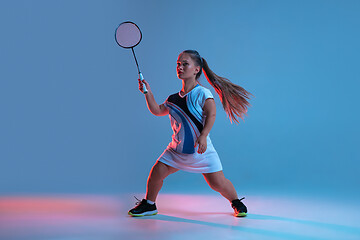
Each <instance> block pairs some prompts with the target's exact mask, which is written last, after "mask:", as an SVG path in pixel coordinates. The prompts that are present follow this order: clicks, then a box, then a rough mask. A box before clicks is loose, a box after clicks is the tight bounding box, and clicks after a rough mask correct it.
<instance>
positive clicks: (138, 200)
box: [134, 196, 142, 205]
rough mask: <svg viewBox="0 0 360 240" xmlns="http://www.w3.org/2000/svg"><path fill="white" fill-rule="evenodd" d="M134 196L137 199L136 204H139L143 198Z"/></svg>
mask: <svg viewBox="0 0 360 240" xmlns="http://www.w3.org/2000/svg"><path fill="white" fill-rule="evenodd" d="M134 198H135V199H136V200H137V202H136V203H135V205H138V204H140V203H141V201H142V200H140V199H138V198H137V197H135V196H134Z"/></svg>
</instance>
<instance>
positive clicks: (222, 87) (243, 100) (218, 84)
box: [183, 50, 253, 123]
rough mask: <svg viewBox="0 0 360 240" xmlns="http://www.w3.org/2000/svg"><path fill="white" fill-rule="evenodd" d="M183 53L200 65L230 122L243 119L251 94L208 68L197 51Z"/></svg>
mask: <svg viewBox="0 0 360 240" xmlns="http://www.w3.org/2000/svg"><path fill="white" fill-rule="evenodd" d="M183 53H188V54H190V56H191V57H192V58H193V59H194V60H195V62H196V63H197V64H198V65H199V66H200V67H201V70H203V71H204V75H205V77H206V79H207V81H208V82H209V83H210V84H211V86H213V88H214V89H215V91H216V93H217V94H218V95H219V97H220V101H221V103H222V105H223V108H224V110H225V112H226V114H227V115H228V117H229V119H230V122H231V123H232V122H233V121H234V122H236V123H239V120H238V118H241V119H242V120H244V115H247V114H246V112H247V109H248V107H249V106H251V105H250V103H249V102H248V101H247V99H250V96H253V95H252V94H251V93H249V92H248V91H246V90H245V89H244V88H242V87H240V86H239V85H236V84H234V83H232V82H230V81H229V80H228V79H226V78H224V77H220V76H218V75H216V74H215V73H214V72H213V71H212V70H211V69H210V68H209V65H208V64H207V62H206V60H205V59H204V58H202V57H200V55H199V53H198V52H197V51H194V50H186V51H184V52H183ZM201 72H202V71H200V72H199V73H198V74H197V76H196V79H198V78H199V77H200V75H201Z"/></svg>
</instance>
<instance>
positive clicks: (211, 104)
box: [195, 98, 216, 154]
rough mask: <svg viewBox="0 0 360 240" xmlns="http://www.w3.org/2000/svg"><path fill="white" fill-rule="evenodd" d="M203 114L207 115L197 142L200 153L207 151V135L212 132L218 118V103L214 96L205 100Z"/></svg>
mask: <svg viewBox="0 0 360 240" xmlns="http://www.w3.org/2000/svg"><path fill="white" fill-rule="evenodd" d="M203 114H204V115H205V116H206V118H205V123H204V128H203V130H202V131H201V133H200V136H199V137H198V139H197V140H196V142H195V147H196V146H197V145H199V148H198V153H200V154H202V153H204V152H205V151H206V148H207V141H206V138H207V135H208V134H209V133H210V130H211V128H212V127H213V125H214V122H215V118H216V105H215V101H214V99H213V98H208V99H206V100H205V104H204V107H203Z"/></svg>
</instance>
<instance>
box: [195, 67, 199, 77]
mask: <svg viewBox="0 0 360 240" xmlns="http://www.w3.org/2000/svg"><path fill="white" fill-rule="evenodd" d="M199 72H200V66H196V68H195V75H196V74H198V73H199Z"/></svg>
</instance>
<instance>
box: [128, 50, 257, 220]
mask: <svg viewBox="0 0 360 240" xmlns="http://www.w3.org/2000/svg"><path fill="white" fill-rule="evenodd" d="M176 70H177V76H178V78H179V79H181V80H182V89H181V91H180V92H178V93H175V94H173V95H170V96H169V97H168V98H167V99H166V101H165V102H164V103H163V104H161V105H158V104H157V103H156V101H155V99H154V95H153V93H152V92H151V89H150V86H149V84H148V83H147V82H146V81H145V80H143V81H142V82H141V81H140V80H139V89H140V91H141V92H143V88H142V83H144V84H145V86H146V88H147V89H148V92H147V94H146V95H145V98H146V103H147V106H148V108H149V110H150V112H151V113H152V114H154V115H156V116H164V115H169V117H170V121H171V126H172V129H173V131H174V134H173V136H172V142H171V143H170V144H169V145H168V147H167V148H166V150H165V151H164V152H163V153H162V155H161V156H160V157H159V159H158V160H157V162H156V163H155V165H154V166H153V168H152V169H151V172H150V174H149V177H148V181H147V189H146V196H145V199H143V200H142V201H140V200H139V202H138V203H137V204H138V205H137V206H136V207H135V208H133V209H131V210H130V211H129V212H128V214H129V215H131V216H148V215H155V214H157V212H158V211H157V209H156V205H155V200H156V197H157V195H158V193H159V191H160V189H161V187H162V185H163V180H164V179H165V178H166V177H167V176H169V175H170V174H172V173H175V172H177V171H178V170H179V169H180V170H184V171H188V172H197V173H202V174H203V176H204V178H205V180H206V181H207V183H208V184H209V186H210V187H211V188H212V189H213V190H215V191H217V192H219V193H220V194H221V195H222V196H224V197H225V198H226V199H228V200H229V202H230V203H231V206H232V208H233V209H234V212H235V214H234V215H235V216H236V217H244V216H246V214H247V208H246V206H245V205H244V204H243V203H242V202H241V200H242V199H244V198H242V199H238V196H237V193H236V191H235V188H234V186H233V184H232V183H231V182H230V181H229V180H228V179H226V178H225V176H224V173H223V171H222V165H221V162H220V159H219V156H218V154H217V153H216V151H215V149H214V147H213V145H212V143H211V140H210V137H209V133H210V130H211V128H212V126H213V124H214V121H215V116H216V106H215V101H214V98H213V95H212V94H211V92H210V90H208V89H206V88H204V87H203V86H201V85H199V82H198V79H199V77H200V75H201V73H202V70H204V74H205V77H206V79H207V80H208V81H209V83H210V84H211V85H212V86H213V87H214V89H215V91H216V92H217V93H218V94H219V97H220V100H221V102H222V105H223V107H224V110H225V111H226V113H227V114H228V116H229V118H230V121H231V122H232V121H235V122H238V119H237V117H240V118H242V119H243V115H244V114H246V111H247V107H248V106H249V103H248V101H247V100H246V99H249V96H250V95H251V94H250V93H249V92H247V91H246V90H245V89H243V88H242V87H240V86H238V85H235V84H233V83H231V82H230V81H229V80H227V79H226V78H222V77H220V76H217V75H216V74H215V73H214V72H212V71H211V70H210V68H209V66H208V64H207V62H206V61H205V59H204V58H202V57H200V55H199V53H198V52H197V51H194V50H186V51H183V52H182V53H180V55H179V57H178V60H177V68H176Z"/></svg>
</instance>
